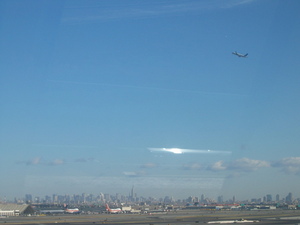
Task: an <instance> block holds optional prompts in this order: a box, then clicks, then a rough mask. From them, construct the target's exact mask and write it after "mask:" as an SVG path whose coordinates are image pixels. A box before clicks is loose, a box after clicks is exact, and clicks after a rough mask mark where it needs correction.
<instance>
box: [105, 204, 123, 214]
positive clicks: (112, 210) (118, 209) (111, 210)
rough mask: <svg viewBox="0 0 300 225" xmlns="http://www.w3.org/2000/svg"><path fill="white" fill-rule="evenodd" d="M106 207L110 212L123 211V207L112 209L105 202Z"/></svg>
mask: <svg viewBox="0 0 300 225" xmlns="http://www.w3.org/2000/svg"><path fill="white" fill-rule="evenodd" d="M105 208H106V211H107V212H109V213H122V212H123V211H122V209H120V208H116V209H111V208H109V206H108V204H105Z"/></svg>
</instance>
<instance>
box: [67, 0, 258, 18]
mask: <svg viewBox="0 0 300 225" xmlns="http://www.w3.org/2000/svg"><path fill="white" fill-rule="evenodd" d="M253 1H254V0H231V1H221V0H206V1H184V0H177V1H165V2H161V1H151V2H150V1H149V2H147V3H146V4H145V3H138V4H126V5H125V4H119V5H114V6H106V7H103V5H100V4H98V5H90V6H84V7H80V6H79V7H71V8H66V10H67V13H68V15H66V17H65V18H63V22H65V23H86V22H95V21H100V22H103V21H108V20H120V19H126V18H149V17H158V16H164V15H171V14H179V13H180V14H184V13H188V12H190V13H191V12H196V13H201V12H205V11H207V10H216V9H228V8H233V7H237V6H239V5H244V4H249V3H251V2H253ZM79 10H80V13H78V11H79ZM73 15H75V16H73Z"/></svg>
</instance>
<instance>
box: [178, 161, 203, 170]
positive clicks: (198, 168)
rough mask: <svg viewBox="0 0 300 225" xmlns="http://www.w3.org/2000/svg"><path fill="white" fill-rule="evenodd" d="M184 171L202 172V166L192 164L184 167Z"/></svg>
mask: <svg viewBox="0 0 300 225" xmlns="http://www.w3.org/2000/svg"><path fill="white" fill-rule="evenodd" d="M182 168H183V169H184V170H200V169H202V166H201V165H200V164H199V163H191V164H184V165H183V166H182Z"/></svg>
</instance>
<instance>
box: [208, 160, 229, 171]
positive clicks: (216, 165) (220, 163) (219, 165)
mask: <svg viewBox="0 0 300 225" xmlns="http://www.w3.org/2000/svg"><path fill="white" fill-rule="evenodd" d="M226 169H227V167H226V166H225V164H224V161H218V162H215V163H213V164H212V165H211V166H209V167H208V170H211V171H222V170H226Z"/></svg>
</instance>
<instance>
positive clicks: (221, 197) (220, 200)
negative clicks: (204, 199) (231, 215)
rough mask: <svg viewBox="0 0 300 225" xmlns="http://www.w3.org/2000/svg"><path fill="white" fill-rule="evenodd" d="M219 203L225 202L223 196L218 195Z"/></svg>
mask: <svg viewBox="0 0 300 225" xmlns="http://www.w3.org/2000/svg"><path fill="white" fill-rule="evenodd" d="M218 203H223V196H222V195H221V196H218Z"/></svg>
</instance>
